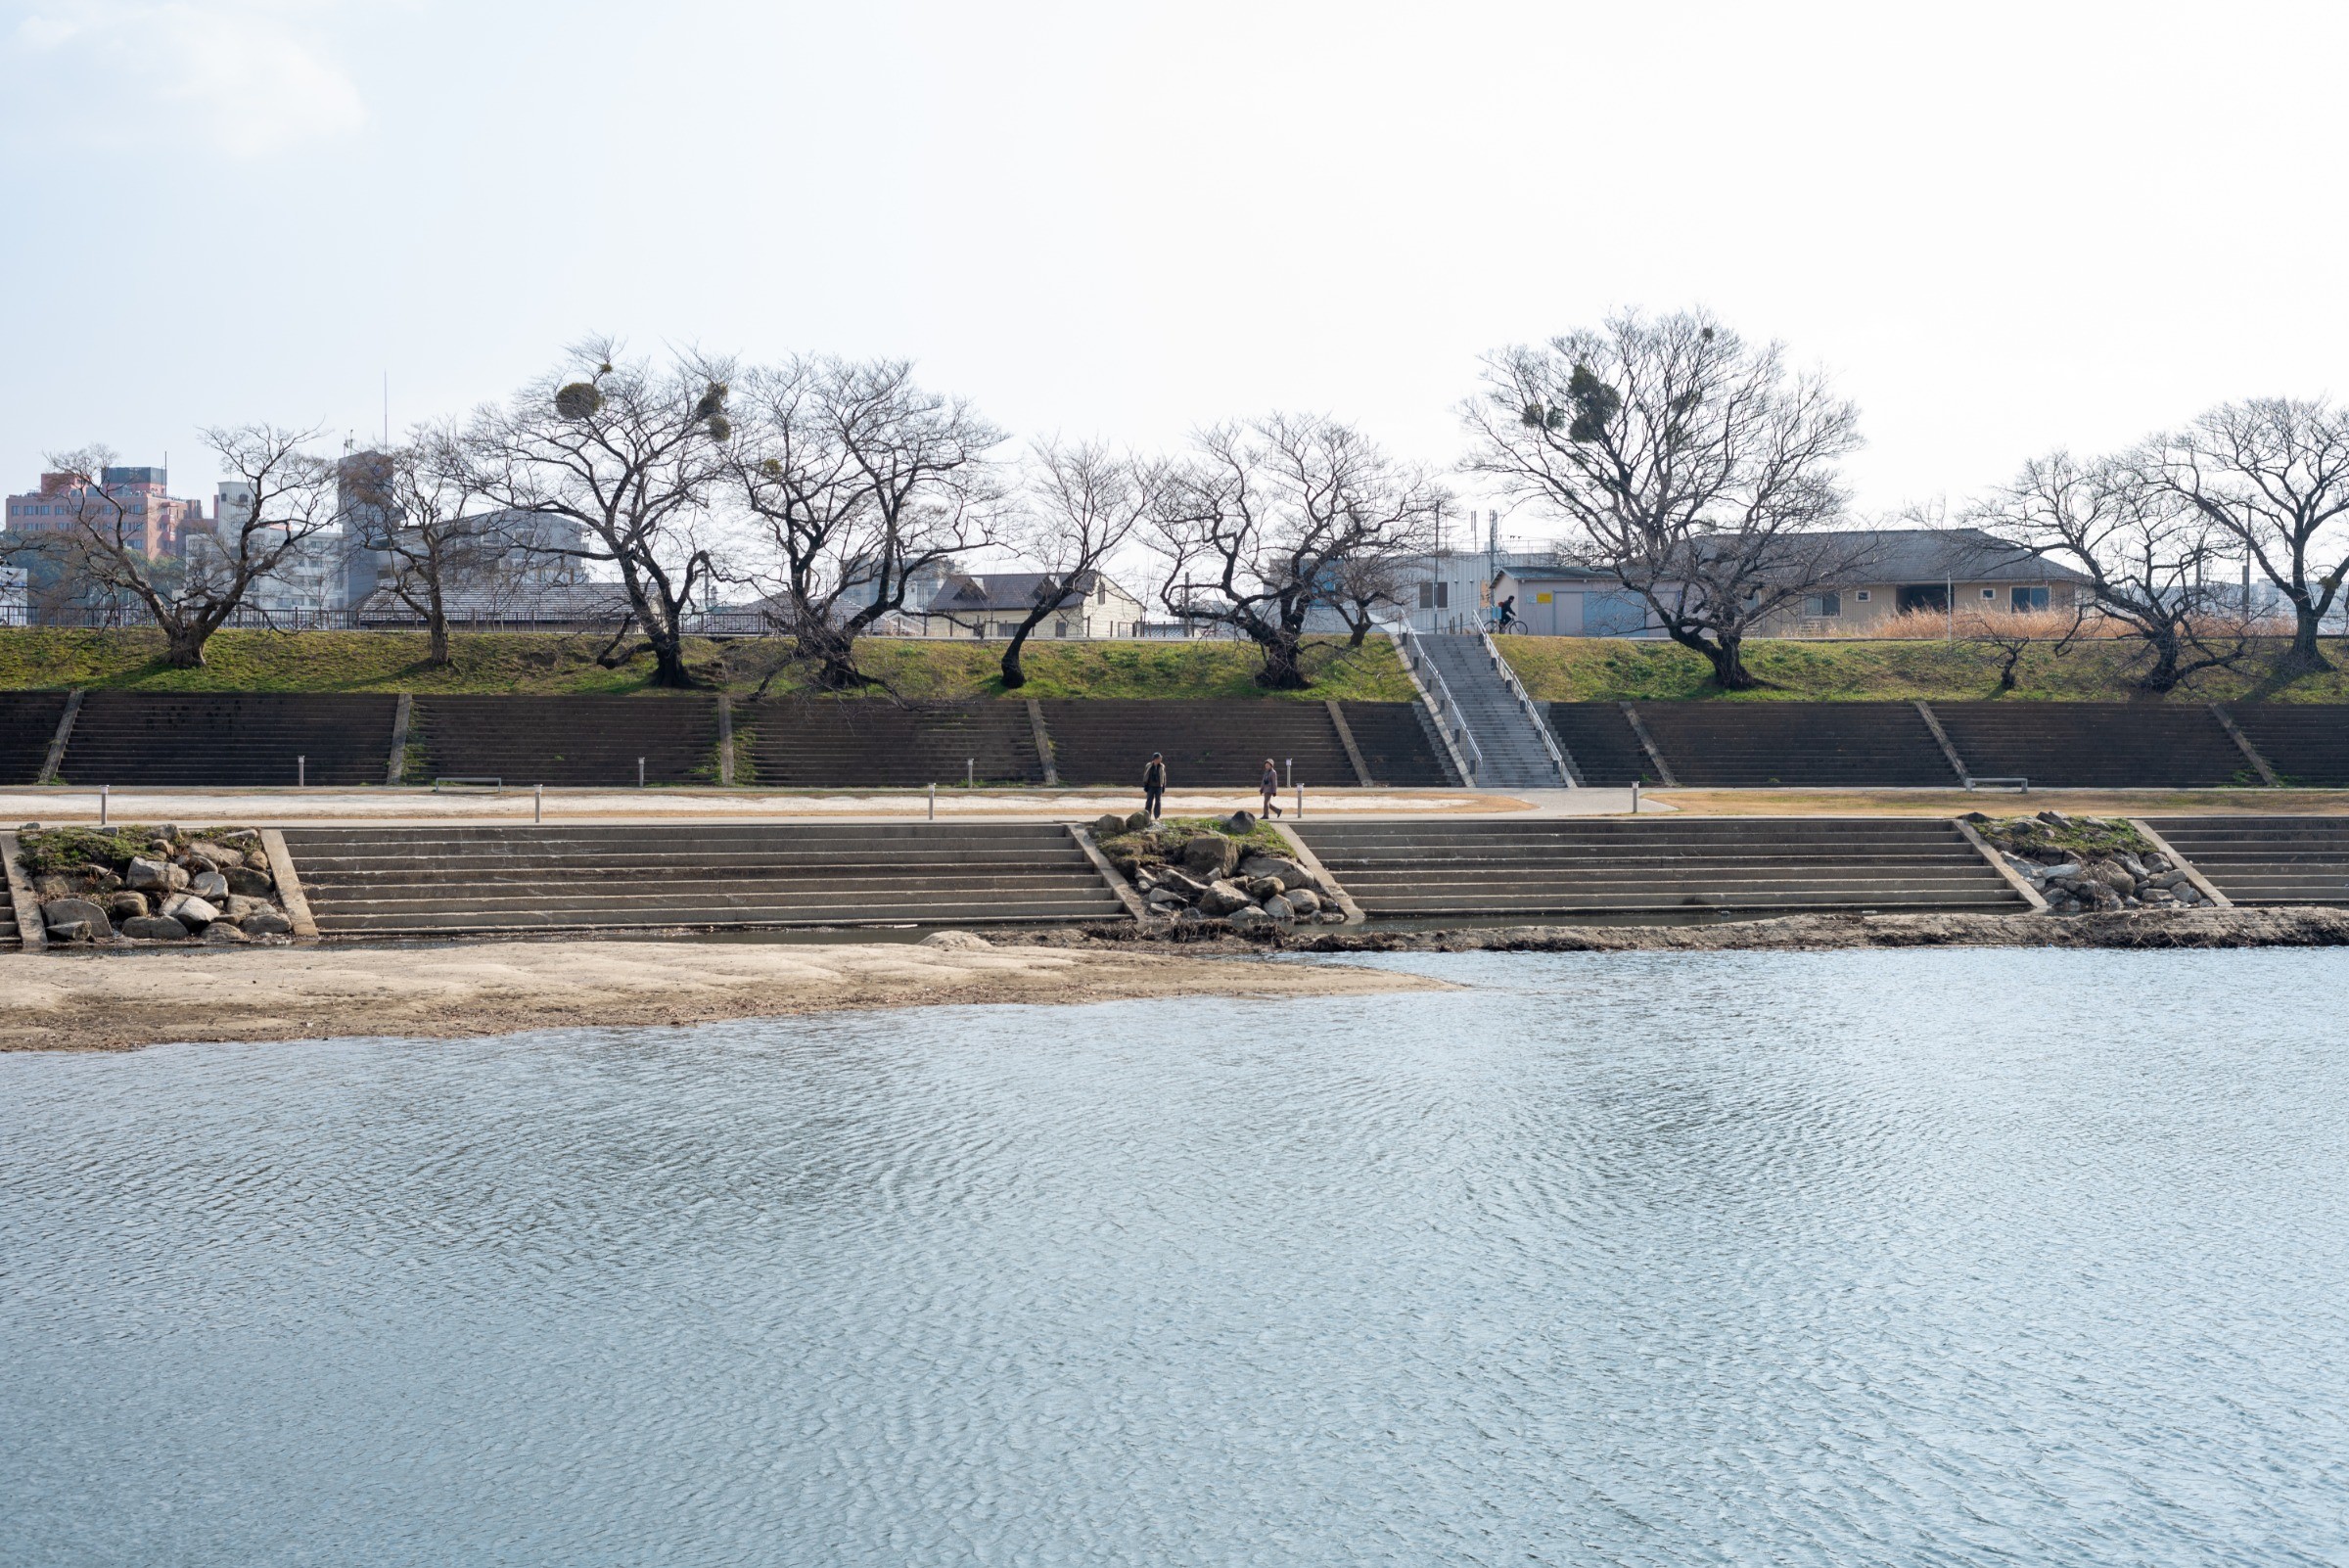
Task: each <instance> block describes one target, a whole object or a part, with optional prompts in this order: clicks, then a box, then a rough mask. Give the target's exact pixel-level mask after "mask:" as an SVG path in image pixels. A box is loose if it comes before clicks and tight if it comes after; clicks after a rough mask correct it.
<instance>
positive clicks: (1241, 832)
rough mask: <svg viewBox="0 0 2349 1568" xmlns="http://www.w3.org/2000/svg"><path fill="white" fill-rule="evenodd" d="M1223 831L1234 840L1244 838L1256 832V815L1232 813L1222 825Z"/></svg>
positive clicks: (1241, 812) (1253, 813)
mask: <svg viewBox="0 0 2349 1568" xmlns="http://www.w3.org/2000/svg"><path fill="white" fill-rule="evenodd" d="M1223 831H1224V832H1226V833H1228V834H1230V835H1231V836H1232V837H1234V838H1239V839H1244V838H1246V837H1247V836H1248V835H1249V834H1251V833H1254V832H1255V831H1256V813H1255V812H1254V811H1234V812H1232V813H1231V815H1230V816H1229V817H1228V818H1226V819H1225V821H1224V823H1223Z"/></svg>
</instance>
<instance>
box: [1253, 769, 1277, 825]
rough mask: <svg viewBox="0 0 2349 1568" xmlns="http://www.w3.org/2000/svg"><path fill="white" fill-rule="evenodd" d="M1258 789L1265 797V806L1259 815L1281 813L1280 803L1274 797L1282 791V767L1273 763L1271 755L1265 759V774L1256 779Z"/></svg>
mask: <svg viewBox="0 0 2349 1568" xmlns="http://www.w3.org/2000/svg"><path fill="white" fill-rule="evenodd" d="M1256 789H1257V793H1258V794H1260V795H1262V796H1263V797H1264V798H1265V808H1264V809H1263V810H1262V811H1259V812H1258V813H1257V814H1258V815H1259V816H1278V815H1280V803H1279V802H1278V801H1276V800H1274V799H1273V798H1272V797H1273V796H1275V795H1278V794H1279V793H1280V769H1279V768H1277V767H1274V766H1273V765H1272V759H1271V758H1269V757H1267V758H1266V759H1265V776H1264V777H1263V778H1260V779H1258V780H1257V781H1256Z"/></svg>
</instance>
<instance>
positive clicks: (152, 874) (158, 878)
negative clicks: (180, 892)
mask: <svg viewBox="0 0 2349 1568" xmlns="http://www.w3.org/2000/svg"><path fill="white" fill-rule="evenodd" d="M170 870H171V868H170V867H169V866H168V865H166V864H164V863H163V862H162V861H161V860H151V859H149V858H148V857H147V856H145V855H143V854H141V855H134V856H132V857H131V862H130V870H129V872H128V874H126V875H125V876H124V877H123V879H122V880H123V881H125V882H127V883H129V884H130V885H131V886H132V887H133V888H135V889H137V890H138V891H139V892H141V893H169V892H171V891H173V890H172V887H171V880H170V875H169V873H170ZM181 875H182V877H183V878H184V877H185V875H186V873H184V872H183V873H181ZM186 885H187V884H186V882H185V881H184V880H183V881H182V882H181V884H180V886H182V887H185V886H186Z"/></svg>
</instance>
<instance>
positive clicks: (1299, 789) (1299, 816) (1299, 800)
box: [1297, 784, 1305, 822]
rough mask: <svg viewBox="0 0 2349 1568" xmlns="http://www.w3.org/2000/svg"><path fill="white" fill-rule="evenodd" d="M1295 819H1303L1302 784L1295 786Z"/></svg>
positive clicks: (1303, 798) (1303, 799)
mask: <svg viewBox="0 0 2349 1568" xmlns="http://www.w3.org/2000/svg"><path fill="white" fill-rule="evenodd" d="M1297 820H1298V821H1300V822H1302V821H1304V820H1305V786H1304V785H1302V784H1300V785H1298V786H1297Z"/></svg>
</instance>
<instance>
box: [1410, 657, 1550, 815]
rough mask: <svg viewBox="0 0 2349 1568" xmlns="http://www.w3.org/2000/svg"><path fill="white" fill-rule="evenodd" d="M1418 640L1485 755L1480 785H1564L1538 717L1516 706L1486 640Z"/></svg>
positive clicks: (1505, 787)
mask: <svg viewBox="0 0 2349 1568" xmlns="http://www.w3.org/2000/svg"><path fill="white" fill-rule="evenodd" d="M1419 641H1420V643H1421V645H1422V646H1424V647H1425V648H1426V649H1427V656H1428V659H1429V662H1431V663H1432V664H1434V666H1435V667H1436V670H1437V672H1438V673H1439V674H1441V675H1442V676H1443V677H1444V684H1445V685H1446V686H1447V687H1449V688H1450V689H1451V700H1452V701H1453V702H1455V703H1457V704H1459V708H1460V716H1461V717H1462V718H1464V719H1466V720H1467V723H1468V733H1469V734H1471V735H1473V736H1475V737H1476V746H1477V750H1478V752H1479V753H1481V754H1482V756H1483V759H1484V761H1483V767H1482V771H1480V772H1479V773H1478V774H1477V775H1476V782H1477V784H1478V785H1479V786H1480V787H1482V788H1485V789H1503V790H1539V789H1552V790H1555V789H1564V788H1565V787H1566V780H1565V779H1564V778H1563V777H1561V776H1560V775H1559V773H1558V769H1557V766H1556V764H1554V763H1553V762H1551V761H1550V760H1549V751H1548V749H1547V748H1546V747H1544V746H1543V744H1542V731H1541V729H1540V727H1539V723H1538V720H1536V719H1535V718H1534V717H1533V715H1530V714H1528V713H1527V712H1526V711H1525V710H1524V709H1523V708H1521V707H1520V706H1518V702H1517V697H1516V694H1515V693H1514V692H1512V691H1510V690H1509V683H1508V682H1507V681H1506V680H1504V679H1503V678H1502V677H1501V674H1500V671H1499V670H1498V669H1495V668H1494V665H1493V659H1492V656H1491V655H1490V654H1489V653H1487V652H1486V645H1485V639H1484V638H1483V637H1481V636H1475V635H1459V636H1452V635H1446V636H1427V637H1421V638H1420V639H1419Z"/></svg>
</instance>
